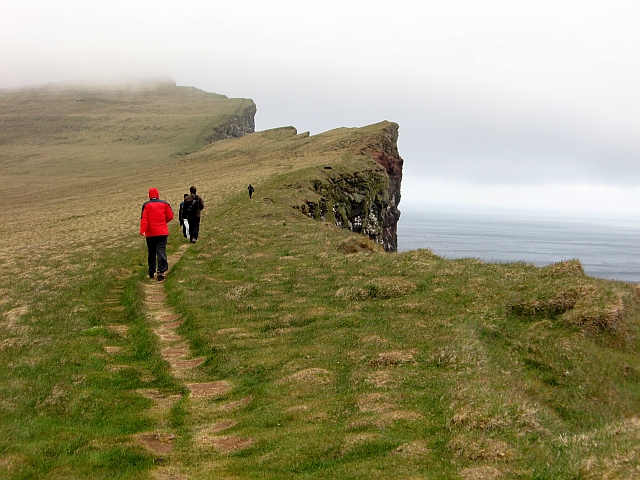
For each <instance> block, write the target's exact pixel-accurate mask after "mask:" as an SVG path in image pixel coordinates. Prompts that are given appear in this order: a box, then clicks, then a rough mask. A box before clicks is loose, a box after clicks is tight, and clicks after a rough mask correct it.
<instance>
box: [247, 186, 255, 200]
mask: <svg viewBox="0 0 640 480" xmlns="http://www.w3.org/2000/svg"><path fill="white" fill-rule="evenodd" d="M247 190H249V200H251V197H252V196H253V192H255V191H256V189H255V188H253V185H251V184H249V186H248V187H247Z"/></svg>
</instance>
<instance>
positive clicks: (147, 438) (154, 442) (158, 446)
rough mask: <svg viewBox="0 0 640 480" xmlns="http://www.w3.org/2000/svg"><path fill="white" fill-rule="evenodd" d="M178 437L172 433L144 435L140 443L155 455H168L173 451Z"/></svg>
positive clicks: (140, 436)
mask: <svg viewBox="0 0 640 480" xmlns="http://www.w3.org/2000/svg"><path fill="white" fill-rule="evenodd" d="M175 438H176V436H175V435H174V434H172V433H142V434H140V435H138V441H139V442H140V443H141V444H142V445H143V446H144V447H145V448H147V449H149V450H151V451H152V452H153V453H168V452H170V451H171V450H173V442H174V440H175Z"/></svg>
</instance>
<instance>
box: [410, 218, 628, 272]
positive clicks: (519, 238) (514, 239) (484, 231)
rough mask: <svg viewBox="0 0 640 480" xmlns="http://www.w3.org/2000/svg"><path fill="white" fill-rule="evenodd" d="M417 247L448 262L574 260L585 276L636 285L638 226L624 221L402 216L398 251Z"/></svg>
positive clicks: (546, 263) (605, 219) (540, 264)
mask: <svg viewBox="0 0 640 480" xmlns="http://www.w3.org/2000/svg"><path fill="white" fill-rule="evenodd" d="M418 248H428V249H430V250H431V251H433V253H435V254H437V255H440V256H443V257H445V258H449V259H455V258H469V257H472V258H478V259H480V260H483V261H485V262H500V263H504V262H521V261H522V262H528V263H533V264H535V265H538V266H544V265H549V264H551V263H555V262H559V261H561V260H569V259H573V258H577V259H579V260H580V262H581V263H582V266H583V268H584V270H585V272H586V273H587V274H588V275H591V276H594V277H601V278H609V279H613V280H624V281H627V282H636V283H640V222H639V221H635V220H629V219H622V218H604V217H586V216H584V217H580V216H560V215H543V214H516V213H512V212H508V213H505V212H501V213H495V212H492V213H489V212H467V211H462V210H451V211H427V209H425V211H421V212H419V211H403V212H402V216H401V217H400V222H399V223H398V250H399V251H406V250H414V249H418Z"/></svg>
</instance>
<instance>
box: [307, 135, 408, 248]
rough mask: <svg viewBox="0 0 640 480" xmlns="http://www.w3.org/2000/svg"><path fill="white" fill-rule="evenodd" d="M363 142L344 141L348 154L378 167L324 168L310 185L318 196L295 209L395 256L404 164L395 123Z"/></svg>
mask: <svg viewBox="0 0 640 480" xmlns="http://www.w3.org/2000/svg"><path fill="white" fill-rule="evenodd" d="M363 140H364V141H362V142H359V141H353V142H349V143H348V145H347V150H348V151H350V153H351V154H352V155H353V154H355V155H358V156H362V157H369V158H371V159H373V160H375V161H376V163H377V165H375V164H374V165H369V168H366V169H362V168H361V169H358V170H356V171H348V172H340V171H335V170H333V168H332V167H325V172H324V175H323V176H322V177H320V178H318V179H316V180H314V182H313V191H314V192H315V193H316V194H317V197H316V198H314V199H313V200H311V199H309V200H307V201H306V202H305V204H303V205H301V207H300V208H301V210H302V211H303V213H305V214H307V215H308V216H309V217H312V218H315V219H316V220H322V221H329V222H333V223H334V224H335V225H336V226H338V227H341V228H346V229H349V230H351V231H353V232H356V233H361V234H363V235H367V236H368V237H369V238H370V239H371V240H373V241H375V242H377V243H380V244H382V245H383V246H384V249H385V250H386V251H388V252H395V251H397V249H398V235H397V224H398V220H399V219H400V211H399V210H398V204H399V203H400V186H401V182H402V165H403V160H402V158H401V157H400V154H399V153H398V146H397V141H398V125H397V124H395V123H387V124H386V125H385V126H384V127H382V128H380V129H379V130H378V131H377V132H376V133H375V134H374V135H371V136H367V137H366V138H363Z"/></svg>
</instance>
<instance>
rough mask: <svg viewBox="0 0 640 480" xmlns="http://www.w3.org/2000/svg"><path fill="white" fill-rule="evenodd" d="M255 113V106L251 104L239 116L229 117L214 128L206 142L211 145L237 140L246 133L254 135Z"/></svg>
mask: <svg viewBox="0 0 640 480" xmlns="http://www.w3.org/2000/svg"><path fill="white" fill-rule="evenodd" d="M256 112H257V108H256V104H255V103H253V102H251V104H250V105H249V106H247V107H245V108H244V109H243V110H242V111H241V112H240V114H239V115H229V118H228V119H227V121H226V122H224V123H222V124H220V125H218V126H217V127H215V128H214V129H213V133H212V134H211V135H209V136H208V137H207V138H206V140H207V141H208V142H209V143H212V142H215V141H217V140H224V139H226V138H239V137H242V136H244V135H247V134H248V133H254V132H255V131H256V122H255V116H256Z"/></svg>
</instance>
